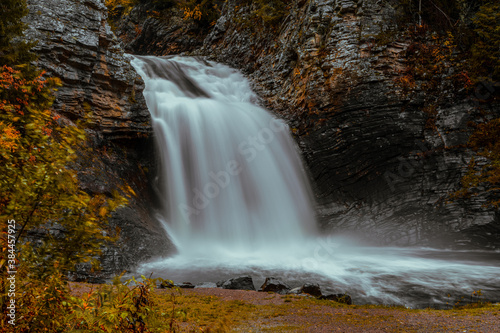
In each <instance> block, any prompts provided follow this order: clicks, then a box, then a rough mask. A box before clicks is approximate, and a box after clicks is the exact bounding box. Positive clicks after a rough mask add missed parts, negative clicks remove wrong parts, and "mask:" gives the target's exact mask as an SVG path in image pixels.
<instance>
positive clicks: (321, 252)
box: [132, 57, 500, 307]
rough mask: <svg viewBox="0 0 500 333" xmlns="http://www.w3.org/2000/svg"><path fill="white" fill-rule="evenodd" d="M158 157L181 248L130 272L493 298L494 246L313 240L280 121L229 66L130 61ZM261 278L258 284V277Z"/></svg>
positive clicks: (375, 294)
mask: <svg viewBox="0 0 500 333" xmlns="http://www.w3.org/2000/svg"><path fill="white" fill-rule="evenodd" d="M132 64H133V65H134V67H135V68H136V70H137V71H138V72H139V74H140V75H141V76H142V77H143V79H144V82H145V84H146V89H145V90H144V96H145V98H146V102H147V105H148V108H149V110H150V112H151V116H152V119H153V125H154V131H155V135H156V139H157V142H158V147H159V151H160V155H161V161H162V166H161V170H162V173H161V175H160V176H159V183H160V184H163V186H162V187H163V189H162V192H163V195H162V196H163V202H164V212H163V214H162V215H163V219H164V225H165V228H166V230H167V232H168V234H169V236H170V238H171V239H172V240H173V242H174V243H175V244H176V246H177V248H178V253H177V254H176V255H174V256H172V257H170V258H160V259H156V260H155V261H152V262H147V263H144V264H143V265H142V267H139V270H140V271H141V273H142V274H145V275H149V274H150V273H152V272H153V273H154V274H155V275H156V276H162V277H164V278H169V279H172V280H174V281H192V282H195V283H196V282H203V281H218V280H219V279H226V278H229V277H234V276H237V275H240V274H251V275H252V276H253V277H254V279H256V280H254V281H256V283H257V284H258V283H262V282H263V281H264V279H265V277H266V276H279V277H281V278H283V279H284V280H285V281H287V282H289V283H290V284H291V285H292V286H299V285H301V284H302V283H304V282H311V281H313V282H318V283H320V284H321V286H322V290H324V291H325V292H333V293H339V292H340V293H342V292H347V293H350V294H351V295H353V296H354V299H355V302H361V303H379V302H380V303H387V304H402V305H403V304H404V305H407V306H417V307H425V306H428V305H429V304H436V305H438V306H444V305H445V304H447V302H449V301H450V296H449V295H455V296H454V297H456V298H459V297H461V296H462V295H470V293H471V292H472V291H474V290H479V289H481V290H482V291H483V292H484V294H485V295H487V297H490V299H500V291H499V290H498V285H500V268H499V267H500V258H499V255H498V253H490V252H487V251H485V252H484V253H483V252H474V251H473V252H470V253H468V252H461V251H457V252H455V251H443V250H435V249H425V248H424V249H422V248H407V249H404V248H399V249H398V248H373V247H363V246H362V245H361V244H355V243H352V242H349V241H347V240H346V239H345V237H341V236H334V235H330V236H328V235H318V234H317V233H316V230H315V219H314V212H313V204H312V199H311V198H312V195H311V190H310V188H309V185H308V181H307V177H306V174H305V173H304V170H303V166H302V162H301V159H300V156H299V154H298V151H297V147H296V145H295V143H294V141H293V140H292V137H291V135H290V131H289V128H288V126H286V124H285V123H284V122H282V121H280V120H279V119H276V118H274V117H273V116H272V115H270V114H269V113H268V112H267V111H266V110H264V109H263V108H261V107H259V106H258V105H257V103H256V102H257V97H256V95H255V94H254V93H253V92H252V90H251V89H250V86H249V83H248V81H247V80H246V79H245V78H244V77H243V76H242V75H241V74H240V73H239V72H238V71H236V70H234V69H231V68H229V67H227V66H224V65H221V64H216V63H212V62H207V61H204V60H201V59H195V58H187V57H168V58H167V57H165V58H157V57H135V58H134V59H133V61H132ZM258 285H259V284H258Z"/></svg>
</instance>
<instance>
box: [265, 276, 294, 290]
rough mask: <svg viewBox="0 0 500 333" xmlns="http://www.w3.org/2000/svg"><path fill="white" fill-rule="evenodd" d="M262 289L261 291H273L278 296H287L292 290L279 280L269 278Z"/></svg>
mask: <svg viewBox="0 0 500 333" xmlns="http://www.w3.org/2000/svg"><path fill="white" fill-rule="evenodd" d="M260 289H261V291H272V292H275V293H278V294H286V293H287V292H288V291H289V290H290V286H289V285H287V284H286V283H284V282H282V281H280V280H278V279H277V278H274V277H268V278H266V281H264V284H263V285H262V286H261V287H260Z"/></svg>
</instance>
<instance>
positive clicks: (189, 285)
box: [177, 282, 195, 289]
mask: <svg viewBox="0 0 500 333" xmlns="http://www.w3.org/2000/svg"><path fill="white" fill-rule="evenodd" d="M177 287H179V288H184V289H191V288H194V287H195V286H194V284H192V283H191V282H182V283H179V284H177Z"/></svg>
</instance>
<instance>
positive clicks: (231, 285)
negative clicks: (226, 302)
mask: <svg viewBox="0 0 500 333" xmlns="http://www.w3.org/2000/svg"><path fill="white" fill-rule="evenodd" d="M217 287H219V288H222V289H238V290H255V287H254V285H253V280H252V277H251V276H249V275H246V276H240V277H236V278H232V279H229V280H222V281H219V282H217Z"/></svg>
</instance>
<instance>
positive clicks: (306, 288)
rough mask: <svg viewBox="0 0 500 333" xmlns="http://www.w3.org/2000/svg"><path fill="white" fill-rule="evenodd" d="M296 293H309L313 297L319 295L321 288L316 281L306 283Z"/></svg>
mask: <svg viewBox="0 0 500 333" xmlns="http://www.w3.org/2000/svg"><path fill="white" fill-rule="evenodd" d="M298 294H309V295H311V296H314V297H321V288H320V287H319V284H317V283H306V284H304V285H303V286H302V287H301V288H300V289H299V292H298Z"/></svg>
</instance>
